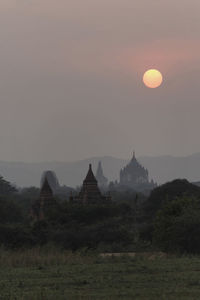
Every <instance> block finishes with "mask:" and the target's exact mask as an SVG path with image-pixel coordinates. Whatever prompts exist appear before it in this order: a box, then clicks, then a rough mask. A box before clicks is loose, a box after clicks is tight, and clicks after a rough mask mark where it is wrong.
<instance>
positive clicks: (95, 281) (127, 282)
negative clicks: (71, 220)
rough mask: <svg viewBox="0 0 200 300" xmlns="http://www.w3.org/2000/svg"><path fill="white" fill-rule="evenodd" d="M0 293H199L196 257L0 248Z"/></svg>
mask: <svg viewBox="0 0 200 300" xmlns="http://www.w3.org/2000/svg"><path fill="white" fill-rule="evenodd" d="M0 299H3V300H4V299H15V300H23V299H27V300H31V299H38V300H40V299H41V300H48V299H56V300H60V299H95V300H96V299H97V300H98V299H139V300H143V299H145V300H147V299H148V300H151V299H152V300H155V299H159V300H160V299H166V300H170V299H174V300H177V299H181V300H184V299H188V300H191V299H194V300H197V299H200V258H199V257H162V256H160V255H159V256H157V255H136V256H135V257H125V256H123V257H107V258H106V257H105V258H103V257H99V256H98V255H92V254H91V255H88V256H87V255H83V254H75V255H74V254H72V253H69V252H62V251H58V250H57V251H56V250H53V249H52V250H47V249H42V250H41V249H33V250H29V251H25V252H23V251H21V252H18V253H17V252H9V251H5V250H1V251H0Z"/></svg>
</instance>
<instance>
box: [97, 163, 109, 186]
mask: <svg viewBox="0 0 200 300" xmlns="http://www.w3.org/2000/svg"><path fill="white" fill-rule="evenodd" d="M96 179H97V182H98V186H99V187H100V188H106V187H107V185H108V179H107V178H106V177H105V176H104V174H103V168H102V164H101V161H99V163H98V167H97V172H96Z"/></svg>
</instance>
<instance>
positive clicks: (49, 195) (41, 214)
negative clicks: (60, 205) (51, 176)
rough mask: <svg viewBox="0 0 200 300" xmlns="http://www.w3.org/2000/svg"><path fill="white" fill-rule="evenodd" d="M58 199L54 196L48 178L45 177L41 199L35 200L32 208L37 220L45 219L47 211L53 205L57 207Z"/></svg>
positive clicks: (32, 213)
mask: <svg viewBox="0 0 200 300" xmlns="http://www.w3.org/2000/svg"><path fill="white" fill-rule="evenodd" d="M55 205H56V201H55V199H54V197H53V191H52V188H51V187H50V184H49V182H48V180H47V178H45V179H44V182H43V185H42V187H41V190H40V196H39V199H37V200H36V201H35V203H34V204H33V205H32V208H31V215H32V217H33V219H34V220H35V221H39V220H43V219H44V218H45V212H46V211H47V210H48V209H51V208H52V207H55Z"/></svg>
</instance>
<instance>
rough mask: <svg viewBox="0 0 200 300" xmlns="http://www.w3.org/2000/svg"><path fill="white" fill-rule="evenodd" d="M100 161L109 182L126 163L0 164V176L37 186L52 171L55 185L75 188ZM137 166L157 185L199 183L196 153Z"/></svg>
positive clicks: (115, 160)
mask: <svg viewBox="0 0 200 300" xmlns="http://www.w3.org/2000/svg"><path fill="white" fill-rule="evenodd" d="M99 160H101V161H102V166H103V170H104V174H105V176H106V177H107V178H108V179H109V181H110V180H116V179H117V180H118V179H119V171H120V169H121V168H122V167H123V166H125V165H126V164H127V162H128V160H125V159H119V158H114V157H111V156H105V157H93V158H90V159H85V160H80V161H76V162H42V163H24V162H3V161H0V174H1V175H2V176H3V177H4V178H5V179H6V180H8V181H10V182H12V183H15V184H16V185H17V186H21V187H25V186H32V185H34V186H39V185H40V179H41V175H42V173H43V171H45V170H53V171H55V172H56V175H57V177H58V180H59V183H60V184H61V185H62V184H65V185H67V186H72V187H75V186H77V185H80V184H81V183H82V181H83V179H84V177H85V175H86V173H87V170H88V165H89V163H92V166H93V171H94V173H96V168H97V164H98V161H99ZM138 160H139V161H140V162H141V164H142V165H143V166H144V167H146V168H147V169H148V170H149V176H150V179H151V178H153V179H154V180H155V181H156V182H158V183H159V184H161V183H165V182H167V181H171V180H173V179H175V178H186V179H187V180H189V181H194V182H199V181H200V153H198V154H194V155H191V156H186V157H173V156H159V157H148V156H145V157H139V158H138Z"/></svg>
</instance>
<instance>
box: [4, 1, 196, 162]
mask: <svg viewBox="0 0 200 300" xmlns="http://www.w3.org/2000/svg"><path fill="white" fill-rule="evenodd" d="M199 12H200V1H199V0H190V1H189V0H173V1H172V0H168V1H166V0H136V1H134V0H84V1H83V0H57V1H55V0H1V1H0V104H1V109H0V141H1V146H0V160H16V161H17V160H21V161H43V160H45V161H52V160H53V161H72V160H76V159H83V158H86V157H91V156H99V155H112V156H116V157H121V158H122V157H123V158H128V157H129V156H130V153H131V151H132V149H133V148H134V149H135V150H136V154H137V155H138V156H141V155H163V154H172V155H187V154H191V153H194V152H200V138H199V131H200V74H199V73H200V18H199ZM149 68H157V69H159V70H160V71H161V72H162V73H163V76H164V82H163V85H162V86H161V87H160V88H158V89H148V88H146V87H145V86H144V85H143V83H142V76H143V73H144V71H146V70H147V69H149Z"/></svg>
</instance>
